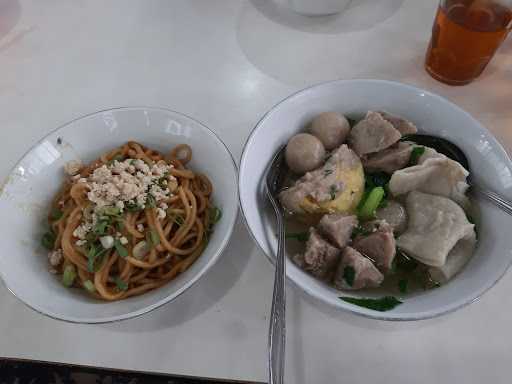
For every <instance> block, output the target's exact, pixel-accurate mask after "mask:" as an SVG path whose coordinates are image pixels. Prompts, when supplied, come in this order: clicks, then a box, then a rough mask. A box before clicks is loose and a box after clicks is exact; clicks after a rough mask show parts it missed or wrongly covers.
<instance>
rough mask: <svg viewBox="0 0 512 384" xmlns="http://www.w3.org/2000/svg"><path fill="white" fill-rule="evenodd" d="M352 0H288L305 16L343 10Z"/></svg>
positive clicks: (294, 8) (291, 5)
mask: <svg viewBox="0 0 512 384" xmlns="http://www.w3.org/2000/svg"><path fill="white" fill-rule="evenodd" d="M351 1H352V0H288V2H289V4H290V7H291V8H292V9H293V10H294V11H295V12H297V13H300V14H302V15H307V16H322V15H332V14H334V13H339V12H341V11H343V10H344V9H345V8H346V7H347V5H348V4H349V3H350V2H351Z"/></svg>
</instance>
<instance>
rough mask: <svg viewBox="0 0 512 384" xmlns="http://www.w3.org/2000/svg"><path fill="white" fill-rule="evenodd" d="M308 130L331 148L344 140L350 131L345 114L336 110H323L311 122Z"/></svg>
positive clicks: (328, 148) (326, 146)
mask: <svg viewBox="0 0 512 384" xmlns="http://www.w3.org/2000/svg"><path fill="white" fill-rule="evenodd" d="M309 130H310V132H311V134H313V135H314V136H316V137H317V138H318V139H319V140H320V141H321V142H322V144H323V145H324V147H325V149H327V150H331V149H334V148H337V147H339V146H340V145H341V144H343V143H344V142H345V139H346V138H347V136H348V133H349V132H350V124H349V122H348V120H347V119H346V118H345V116H343V115H341V114H339V113H338V112H323V113H321V114H319V115H318V116H316V117H315V118H314V119H313V121H312V122H311V127H310V129H309Z"/></svg>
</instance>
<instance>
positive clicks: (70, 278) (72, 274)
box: [62, 265, 76, 287]
mask: <svg viewBox="0 0 512 384" xmlns="http://www.w3.org/2000/svg"><path fill="white" fill-rule="evenodd" d="M75 278H76V270H75V267H74V266H72V265H66V267H65V268H64V273H63V274H62V284H64V286H66V287H71V286H72V285H73V282H74V281H75Z"/></svg>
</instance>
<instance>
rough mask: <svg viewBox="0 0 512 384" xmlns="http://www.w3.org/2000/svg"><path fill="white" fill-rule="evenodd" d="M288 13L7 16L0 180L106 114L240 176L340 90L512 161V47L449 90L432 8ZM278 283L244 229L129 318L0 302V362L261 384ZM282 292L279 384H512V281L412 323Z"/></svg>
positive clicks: (59, 1) (129, 5) (32, 0)
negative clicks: (160, 110)
mask: <svg viewBox="0 0 512 384" xmlns="http://www.w3.org/2000/svg"><path fill="white" fill-rule="evenodd" d="M283 2H285V0H276V2H273V1H270V0H250V1H242V0H216V1H211V0H173V1H166V0H147V1H136V0H111V1H108V2H106V1H99V0H90V1H85V0H80V1H78V0H77V1H72V2H70V1H66V0H47V1H44V2H42V1H38V0H0V73H1V74H2V76H0V111H2V112H1V113H0V127H1V128H0V132H1V138H2V141H3V144H4V145H3V146H2V151H0V179H4V178H5V177H6V176H7V174H8V172H9V170H10V169H11V167H12V166H13V165H14V164H15V162H16V161H17V159H18V158H19V157H21V155H22V154H23V153H24V152H25V151H26V150H27V149H28V148H29V147H30V146H31V144H32V143H33V142H35V141H36V140H37V139H39V138H40V137H41V136H43V135H44V134H46V133H47V132H49V131H50V130H52V129H53V128H55V127H56V126H58V125H61V124H63V123H65V122H67V121H69V120H71V119H73V118H75V117H77V116H81V115H84V114H87V113H90V112H94V111H96V110H100V109H105V108H110V107H116V106H129V105H153V106H161V107H168V108H171V109H173V110H177V111H181V112H183V113H185V114H187V115H190V116H192V117H194V118H196V119H198V120H199V121H201V122H203V123H205V124H206V125H208V126H209V127H211V128H212V129H213V130H215V131H216V132H217V133H218V134H219V135H220V137H221V138H222V139H223V140H224V141H225V142H226V144H227V145H228V147H229V149H230V150H231V151H232V153H233V155H234V156H235V158H236V159H237V160H238V159H239V158H240V155H241V152H242V149H243V144H244V141H245V139H246V137H247V136H248V134H249V132H250V130H251V129H252V127H253V126H254V125H255V124H256V122H257V121H258V120H259V118H260V117H261V116H262V115H263V114H264V113H265V111H267V110H268V109H269V108H270V107H271V106H273V105H274V104H275V103H277V102H278V101H279V100H281V99H282V98H284V97H285V96H287V95H288V94H290V93H292V92H295V91H297V90H299V89H301V88H303V87H305V86H308V85H310V84H314V83H317V82H320V81H325V80H330V79H335V78H380V79H388V80H397V81H402V82H406V83H410V84H413V85H417V86H420V87H423V88H426V89H428V90H430V91H432V92H436V93H438V94H441V95H443V96H445V97H446V98H448V99H450V100H451V101H453V102H455V103H457V104H458V105H460V106H461V107H462V108H464V109H466V110H467V111H468V112H470V113H471V114H472V115H473V116H474V117H475V118H476V119H478V120H479V121H481V122H482V123H483V124H484V125H485V126H487V128H488V129H490V130H491V131H492V132H493V133H494V134H495V135H496V137H497V138H498V140H500V141H501V142H502V143H503V145H504V146H505V148H506V149H507V150H510V149H511V148H512V40H511V39H508V41H506V42H505V43H504V45H503V47H502V49H501V50H500V51H499V52H498V54H497V55H496V57H495V59H494V60H493V62H492V63H491V64H490V66H489V68H488V69H487V70H486V72H485V73H484V74H483V75H482V76H481V77H480V78H479V79H478V80H477V81H476V82H474V83H473V84H470V85H468V86H465V87H461V88H457V87H449V86H446V85H443V84H441V83H438V82H436V81H435V80H433V79H432V78H430V77H429V75H428V74H427V73H426V72H425V71H424V70H423V57H424V53H425V50H426V45H427V43H428V39H429V37H430V30H431V23H432V19H433V17H434V13H435V7H436V4H437V1H435V0H380V1H379V2H378V3H376V2H374V1H373V0H353V2H352V5H351V7H350V8H349V9H348V10H347V11H346V12H345V13H343V14H341V15H338V16H330V17H324V18H305V17H302V16H298V15H296V14H293V13H291V12H290V11H288V10H287V9H286V8H284V7H281V6H280V4H281V3H283ZM3 219H4V220H7V219H8V218H5V217H3ZM504 230H506V229H504ZM20 278H23V277H22V276H20ZM272 281H273V267H272V266H271V265H270V264H269V263H268V261H267V260H266V258H265V257H263V255H262V254H261V252H260V251H259V250H258V249H257V248H256V246H255V245H254V243H253V242H252V240H251V238H250V236H249V234H248V232H247V230H246V229H245V227H244V225H243V222H242V220H241V219H239V222H238V225H237V228H236V229H235V234H234V237H233V239H232V241H231V243H230V245H229V247H228V249H227V251H226V252H225V254H224V255H223V256H222V258H221V259H220V261H219V262H218V263H217V264H216V266H215V267H214V268H213V269H212V271H211V272H209V273H208V274H207V275H206V276H205V277H204V278H203V279H202V280H201V281H200V282H199V283H198V284H197V285H196V286H194V287H193V288H192V289H190V290H189V291H187V292H186V293H185V294H184V295H182V296H181V297H179V298H178V299H177V300H176V301H175V302H173V303H171V304H168V305H166V306H164V307H162V308H160V309H158V310H156V311H154V312H152V313H150V314H148V315H145V316H141V317H139V318H136V319H133V320H127V321H123V322H119V323H113V324H107V325H96V326H93V325H76V324H67V323H63V322H59V321H56V320H52V319H49V318H46V317H44V316H42V315H40V314H37V313H35V312H33V311H31V310H30V309H28V308H27V307H25V306H24V305H23V304H21V303H20V302H19V301H17V300H16V299H15V298H14V297H13V296H12V295H11V294H10V293H9V292H8V291H7V290H6V289H5V288H4V287H3V286H0V307H1V308H2V310H1V316H0V334H1V335H2V337H1V342H0V356H4V357H16V358H28V359H39V360H50V361H57V362H65V363H74V364H83V365H96V366H104V367H112V368H124V369H133V370H142V371H154V372H164V373H173V374H183V375H197V376H203V377H206V376H208V377H218V378H226V379H243V380H251V381H264V380H266V377H267V372H266V359H267V355H266V353H267V352H266V347H267V328H268V315H269V311H270V302H271V292H272ZM288 289H289V291H288V319H287V320H288V322H287V327H288V329H287V336H288V344H287V352H288V353H287V367H286V381H287V382H289V383H297V384H302V383H313V382H314V383H329V384H331V383H334V382H346V383H370V382H375V381H378V382H380V383H393V384H396V383H402V382H403V383H406V382H415V383H432V382H436V383H437V382H443V383H444V382H464V383H475V384H476V383H482V382H484V381H489V382H491V381H492V382H493V383H505V382H508V381H509V379H508V374H507V372H508V368H509V363H510V356H511V355H512V343H511V340H510V339H511V337H512V336H511V334H510V324H512V311H511V310H509V308H510V307H512V295H510V292H511V291H512V276H511V275H510V273H509V274H508V275H506V276H505V277H504V278H503V279H502V280H501V281H500V283H498V284H497V285H496V286H495V287H494V288H493V289H492V290H491V291H490V292H488V293H487V294H486V295H484V296H483V297H482V299H481V300H479V301H478V302H476V303H474V304H472V305H470V306H468V307H466V308H463V309H461V310H460V311H457V312H455V313H452V314H450V315H447V316H444V317H441V318H437V319H432V320H426V321H421V322H416V323H389V322H381V321H375V320H369V319H363V318H359V317H355V316H354V315H351V314H348V313H343V312H335V311H333V310H331V309H329V308H326V307H323V306H318V305H317V304H315V303H312V302H311V300H310V299H308V298H306V297H304V296H303V295H302V294H300V293H299V292H298V291H296V290H295V289H293V287H292V286H290V285H289V286H288Z"/></svg>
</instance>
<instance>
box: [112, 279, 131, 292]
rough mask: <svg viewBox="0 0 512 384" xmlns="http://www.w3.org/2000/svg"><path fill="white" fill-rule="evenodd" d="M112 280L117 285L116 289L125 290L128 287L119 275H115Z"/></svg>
mask: <svg viewBox="0 0 512 384" xmlns="http://www.w3.org/2000/svg"><path fill="white" fill-rule="evenodd" d="M114 282H115V283H116V285H117V289H119V290H120V291H126V290H127V289H128V284H126V282H125V281H124V280H122V279H121V278H120V277H117V276H116V277H115V278H114Z"/></svg>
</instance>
